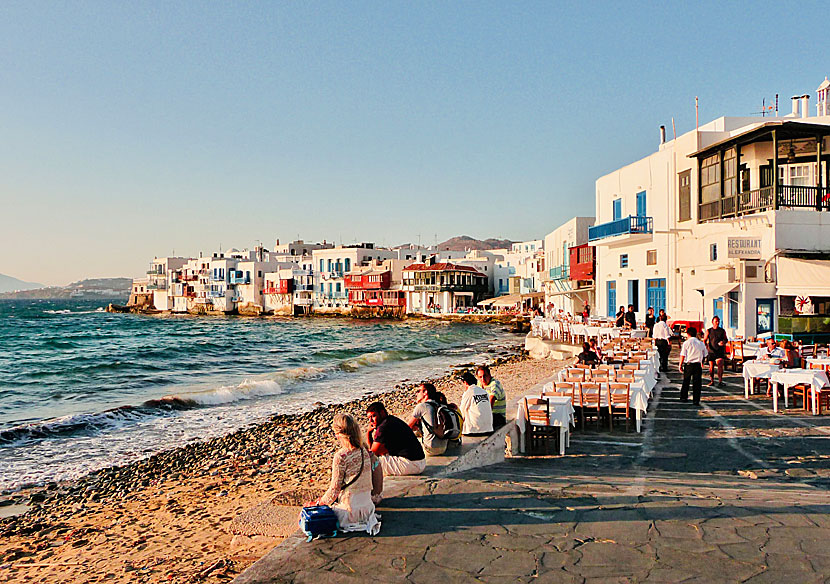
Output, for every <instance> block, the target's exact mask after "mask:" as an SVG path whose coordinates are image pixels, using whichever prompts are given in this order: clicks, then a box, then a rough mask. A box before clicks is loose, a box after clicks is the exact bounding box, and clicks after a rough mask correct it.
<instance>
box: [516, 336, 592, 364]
mask: <svg viewBox="0 0 830 584" xmlns="http://www.w3.org/2000/svg"><path fill="white" fill-rule="evenodd" d="M581 350H582V347H577V346H576V345H569V344H567V343H560V342H558V341H548V340H545V339H540V338H539V337H532V336H530V335H529V334H528V335H527V336H526V337H525V351H527V352H528V353H529V354H530V356H531V357H532V358H533V359H570V358H571V357H575V356H576V355H578V354H579V352H580V351H581Z"/></svg>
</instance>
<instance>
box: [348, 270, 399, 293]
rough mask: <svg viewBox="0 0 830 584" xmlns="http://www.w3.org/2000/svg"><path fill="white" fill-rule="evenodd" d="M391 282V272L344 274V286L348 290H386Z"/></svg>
mask: <svg viewBox="0 0 830 584" xmlns="http://www.w3.org/2000/svg"><path fill="white" fill-rule="evenodd" d="M391 284H392V272H388V271H387V272H380V273H378V272H372V273H369V274H346V288H347V289H350V290H388V289H389V286H390V285H391Z"/></svg>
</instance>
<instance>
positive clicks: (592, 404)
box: [579, 383, 602, 430]
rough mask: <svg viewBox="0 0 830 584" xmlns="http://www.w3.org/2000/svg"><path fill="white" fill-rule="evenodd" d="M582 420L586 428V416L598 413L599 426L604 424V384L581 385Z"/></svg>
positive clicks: (583, 427) (583, 426)
mask: <svg viewBox="0 0 830 584" xmlns="http://www.w3.org/2000/svg"><path fill="white" fill-rule="evenodd" d="M579 403H580V406H581V408H582V415H581V416H580V420H581V423H582V429H583V430H584V429H585V417H586V416H589V415H591V416H593V415H596V417H597V427H601V426H602V386H601V385H600V384H599V383H583V384H582V385H580V386H579Z"/></svg>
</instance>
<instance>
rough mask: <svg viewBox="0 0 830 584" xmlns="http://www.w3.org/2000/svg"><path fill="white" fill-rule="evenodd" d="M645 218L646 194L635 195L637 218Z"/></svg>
mask: <svg viewBox="0 0 830 584" xmlns="http://www.w3.org/2000/svg"><path fill="white" fill-rule="evenodd" d="M645 216H646V192H645V191H640V192H639V193H637V217H645Z"/></svg>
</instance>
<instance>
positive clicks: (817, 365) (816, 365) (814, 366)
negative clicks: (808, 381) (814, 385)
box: [808, 363, 830, 371]
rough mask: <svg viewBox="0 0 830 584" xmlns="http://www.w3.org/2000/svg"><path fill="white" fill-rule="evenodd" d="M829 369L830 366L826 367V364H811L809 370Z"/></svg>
mask: <svg viewBox="0 0 830 584" xmlns="http://www.w3.org/2000/svg"><path fill="white" fill-rule="evenodd" d="M828 367H830V366H828V365H825V364H824V363H809V367H808V369H821V370H822V371H827V370H828Z"/></svg>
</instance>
